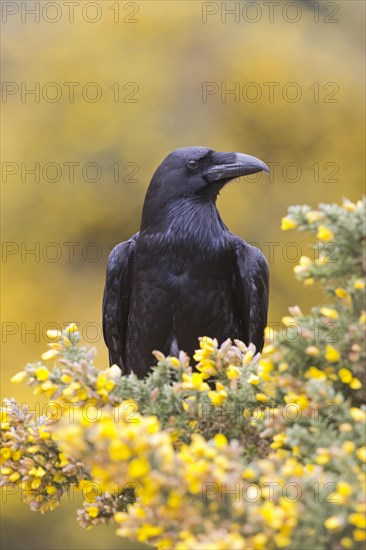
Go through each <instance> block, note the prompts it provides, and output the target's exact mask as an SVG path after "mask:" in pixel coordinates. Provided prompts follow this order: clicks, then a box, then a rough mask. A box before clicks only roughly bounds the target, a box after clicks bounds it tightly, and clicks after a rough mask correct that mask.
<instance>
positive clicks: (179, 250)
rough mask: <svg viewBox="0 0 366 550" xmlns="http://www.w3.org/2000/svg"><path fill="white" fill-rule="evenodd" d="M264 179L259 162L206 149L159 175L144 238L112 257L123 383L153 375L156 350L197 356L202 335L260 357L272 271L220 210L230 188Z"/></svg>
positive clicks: (115, 347) (113, 357)
mask: <svg viewBox="0 0 366 550" xmlns="http://www.w3.org/2000/svg"><path fill="white" fill-rule="evenodd" d="M261 170H265V171H267V172H268V171H269V170H268V167H267V166H266V165H265V164H264V163H263V162H262V161H260V160H259V159H257V158H255V157H251V156H249V155H243V154H240V153H217V152H215V151H213V150H211V149H207V148H204V147H186V148H182V149H177V150H176V151H174V152H173V153H171V154H170V155H168V157H167V158H166V159H165V160H164V161H163V162H162V164H161V165H160V166H159V168H158V169H157V170H156V172H155V174H154V176H153V178H152V180H151V183H150V186H149V188H148V191H147V193H146V198H145V203H144V207H143V212H142V221H141V228H140V231H139V233H136V234H135V235H134V236H133V237H131V238H130V239H129V240H128V241H126V242H123V243H120V244H119V245H117V246H116V247H115V248H114V249H113V250H112V252H111V254H110V256H109V258H108V267H107V278H106V285H105V290H104V297H103V334H104V339H105V342H106V344H107V347H108V349H109V358H110V363H111V364H117V365H119V367H120V368H121V369H122V372H123V373H124V374H127V373H130V372H134V373H136V374H137V375H138V376H139V377H143V376H145V375H146V374H147V372H148V371H149V369H150V367H151V365H152V364H153V358H152V355H151V352H152V350H154V349H158V350H160V351H162V352H163V353H164V354H172V355H174V354H177V352H178V350H181V349H182V350H184V351H186V352H187V353H188V354H189V355H190V356H192V354H193V352H194V349H195V348H197V346H198V341H197V338H198V337H199V336H210V337H216V338H217V339H218V340H219V342H222V341H224V340H225V339H227V338H232V339H233V338H238V339H240V340H243V341H244V342H246V343H247V344H248V343H250V342H252V343H253V344H255V346H256V347H257V350H261V349H262V347H263V331H264V328H265V326H266V322H267V310H268V278H269V270H268V265H267V262H266V259H265V257H264V256H263V254H262V252H261V251H260V250H259V249H258V248H256V247H253V246H251V245H249V244H248V243H246V242H245V241H243V240H242V239H240V238H239V237H237V236H236V235H234V234H233V233H231V232H230V231H229V230H228V228H227V227H226V226H225V224H224V222H223V221H222V219H221V217H220V214H219V212H218V210H217V208H216V198H217V195H218V193H219V191H220V189H221V188H222V187H223V186H224V185H225V184H226V183H227V182H228V181H230V180H232V179H234V178H236V177H239V176H242V175H248V174H254V173H256V172H259V171H261Z"/></svg>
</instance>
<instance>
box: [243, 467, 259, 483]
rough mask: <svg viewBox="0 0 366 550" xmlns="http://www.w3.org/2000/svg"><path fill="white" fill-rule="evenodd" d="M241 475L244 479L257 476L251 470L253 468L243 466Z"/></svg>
mask: <svg viewBox="0 0 366 550" xmlns="http://www.w3.org/2000/svg"><path fill="white" fill-rule="evenodd" d="M241 475H242V477H243V478H244V479H249V480H252V479H255V478H256V477H257V474H256V472H255V470H253V468H245V469H244V470H243V472H242V474H241Z"/></svg>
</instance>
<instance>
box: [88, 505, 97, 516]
mask: <svg viewBox="0 0 366 550" xmlns="http://www.w3.org/2000/svg"><path fill="white" fill-rule="evenodd" d="M86 511H87V513H88V516H89V517H90V518H96V517H98V514H99V508H98V507H97V506H88V508H87V510H86Z"/></svg>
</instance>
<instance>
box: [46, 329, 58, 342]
mask: <svg viewBox="0 0 366 550" xmlns="http://www.w3.org/2000/svg"><path fill="white" fill-rule="evenodd" d="M46 334H47V338H49V339H50V340H60V339H61V338H62V332H61V331H59V330H47V332H46Z"/></svg>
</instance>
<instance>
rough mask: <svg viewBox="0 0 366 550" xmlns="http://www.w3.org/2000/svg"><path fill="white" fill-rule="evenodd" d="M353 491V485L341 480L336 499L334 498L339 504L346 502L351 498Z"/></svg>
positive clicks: (338, 484)
mask: <svg viewBox="0 0 366 550" xmlns="http://www.w3.org/2000/svg"><path fill="white" fill-rule="evenodd" d="M352 493H353V489H352V486H351V485H350V484H349V483H347V481H339V482H338V483H337V492H336V494H335V498H336V500H334V502H335V503H338V504H345V503H346V502H347V501H348V500H349V497H350V496H351V495H352Z"/></svg>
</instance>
